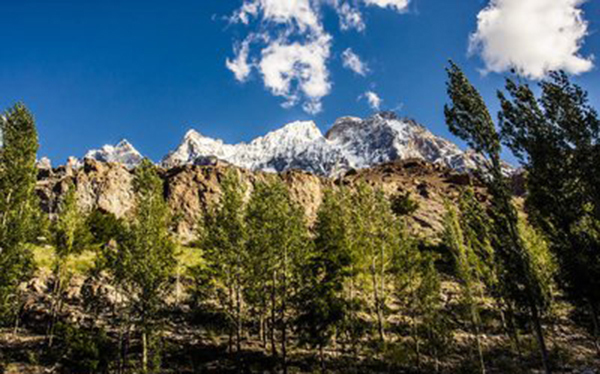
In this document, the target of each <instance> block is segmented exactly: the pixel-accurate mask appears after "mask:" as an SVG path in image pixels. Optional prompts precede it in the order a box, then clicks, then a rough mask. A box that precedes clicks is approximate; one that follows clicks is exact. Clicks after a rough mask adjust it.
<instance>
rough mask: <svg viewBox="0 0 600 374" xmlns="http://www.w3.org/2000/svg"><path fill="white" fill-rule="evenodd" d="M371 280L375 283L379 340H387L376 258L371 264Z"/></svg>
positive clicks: (374, 296)
mask: <svg viewBox="0 0 600 374" xmlns="http://www.w3.org/2000/svg"><path fill="white" fill-rule="evenodd" d="M371 280H372V283H373V298H374V299H375V300H374V301H375V313H376V315H377V332H378V333H379V340H380V341H381V342H382V343H384V342H385V332H384V331H383V314H382V310H381V301H380V298H379V285H378V284H377V274H376V270H375V259H373V261H372V264H371Z"/></svg>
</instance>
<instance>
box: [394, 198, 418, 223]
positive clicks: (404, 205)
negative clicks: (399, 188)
mask: <svg viewBox="0 0 600 374" xmlns="http://www.w3.org/2000/svg"><path fill="white" fill-rule="evenodd" d="M391 204H392V211H393V212H394V214H395V215H397V216H398V217H402V216H410V215H412V214H413V213H415V212H416V211H417V210H419V202H418V201H416V200H414V199H412V198H411V197H410V192H407V193H405V194H396V195H394V196H392V198H391Z"/></svg>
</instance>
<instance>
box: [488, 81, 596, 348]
mask: <svg viewBox="0 0 600 374" xmlns="http://www.w3.org/2000/svg"><path fill="white" fill-rule="evenodd" d="M540 88H541V94H540V97H539V98H538V97H536V95H535V94H534V92H533V90H532V89H531V88H530V87H529V86H528V85H527V84H524V83H522V82H519V81H517V80H514V79H507V80H506V93H504V92H499V93H498V96H499V98H500V103H501V107H502V111H501V113H500V126H501V128H502V134H503V138H504V141H505V143H506V144H507V145H508V147H510V149H511V150H512V151H513V153H514V154H515V155H516V156H517V158H518V159H519V160H520V162H521V163H522V165H523V167H524V169H525V171H526V173H527V174H526V177H527V189H528V194H527V197H526V207H527V210H528V213H529V220H530V221H531V222H532V223H534V224H535V226H537V227H540V228H541V229H542V231H543V232H544V234H545V235H546V237H547V238H548V239H549V241H550V248H551V249H552V251H553V253H554V254H555V255H556V258H557V260H558V263H559V265H560V274H561V277H560V279H561V286H562V288H563V289H564V290H565V291H566V295H567V296H568V297H569V299H570V300H571V301H572V302H573V303H575V304H576V305H578V306H581V307H582V308H586V309H587V310H589V311H590V315H591V319H592V322H593V325H594V327H595V328H594V333H595V336H596V344H597V345H598V335H599V333H600V331H599V328H600V327H599V325H600V319H599V318H600V317H599V310H600V234H599V233H600V231H599V230H598V228H599V227H600V118H599V116H598V113H597V111H596V110H595V109H594V108H593V107H592V106H591V104H590V103H589V99H588V95H587V93H586V92H585V91H584V90H583V89H582V88H580V87H579V86H577V85H575V84H573V83H571V82H570V81H569V78H568V77H567V75H566V74H565V73H561V72H556V73H552V74H550V76H549V77H548V78H547V79H546V80H544V81H542V82H541V83H540ZM599 351H600V348H599Z"/></svg>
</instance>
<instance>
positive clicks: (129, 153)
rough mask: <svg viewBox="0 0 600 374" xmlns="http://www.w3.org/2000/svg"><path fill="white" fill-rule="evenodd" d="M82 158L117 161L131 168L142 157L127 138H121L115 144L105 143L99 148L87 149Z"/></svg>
mask: <svg viewBox="0 0 600 374" xmlns="http://www.w3.org/2000/svg"><path fill="white" fill-rule="evenodd" d="M83 158H84V159H86V158H89V159H94V160H97V161H102V162H118V163H121V164H123V165H125V167H127V168H129V169H131V168H134V167H136V166H138V165H139V164H140V163H141V162H142V160H143V159H144V157H143V156H142V155H141V154H140V152H138V151H137V149H135V148H134V146H133V145H131V143H129V142H128V141H127V140H125V139H123V140H121V141H120V142H119V143H118V144H117V145H115V146H112V145H105V146H103V147H102V148H100V149H94V150H91V151H88V152H87V153H86V154H85V156H84V157H83Z"/></svg>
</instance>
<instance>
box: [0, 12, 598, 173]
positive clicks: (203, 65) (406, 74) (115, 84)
mask: <svg viewBox="0 0 600 374" xmlns="http://www.w3.org/2000/svg"><path fill="white" fill-rule="evenodd" d="M323 1H326V0H323ZM327 1H333V0H327ZM371 1H375V2H376V1H377V0H371ZM379 1H380V4H385V0H379ZM498 1H500V2H502V1H506V2H510V1H514V0H498ZM521 1H531V2H538V3H539V2H540V1H541V2H542V3H543V2H544V1H567V2H569V1H570V2H571V3H576V4H579V3H578V2H577V1H576V0H521ZM367 3H368V1H367ZM487 5H488V2H487V1H483V0H412V1H411V2H410V3H409V5H408V7H407V8H405V9H402V11H398V10H399V9H394V8H391V7H389V6H388V7H385V6H377V5H376V4H370V5H369V6H366V5H365V6H363V7H361V8H360V11H361V17H362V22H364V30H362V31H360V30H356V29H354V30H346V31H344V30H342V27H340V24H339V14H338V13H337V8H335V7H333V6H325V5H324V6H322V8H319V10H318V15H319V17H320V21H319V22H320V24H319V26H318V27H320V28H322V29H323V30H325V31H324V32H326V33H327V35H329V37H330V41H329V44H330V45H329V48H330V49H329V56H328V58H327V59H326V61H325V62H326V69H327V74H328V82H329V84H330V88H329V91H328V93H327V94H326V95H324V96H323V97H322V98H320V99H319V101H320V105H321V108H322V109H321V111H320V112H319V113H307V111H306V110H303V108H302V102H303V100H304V98H300V99H299V102H298V103H296V104H297V105H295V106H293V107H291V108H285V107H282V104H283V103H284V102H286V98H285V97H282V96H281V95H280V96H276V95H274V94H273V90H270V89H269V88H268V87H266V86H265V84H266V83H265V81H264V79H263V76H262V75H261V73H260V71H258V70H257V69H254V70H253V71H252V73H251V74H249V75H248V76H247V77H245V81H244V82H240V81H239V80H236V78H235V76H234V74H233V72H232V71H230V70H229V69H228V68H227V67H226V61H227V59H230V61H233V59H234V58H235V57H236V54H235V51H234V50H235V48H237V47H239V46H240V45H241V44H240V43H242V42H243V41H244V40H246V38H248V36H249V35H250V34H252V33H255V34H257V33H261V32H262V33H270V32H271V31H272V30H269V29H268V28H270V27H271V26H273V27H274V28H275V27H278V28H281V27H280V26H281V25H272V24H271V23H268V22H264V20H261V19H256V20H254V23H249V24H248V25H244V24H242V23H240V22H238V23H232V21H231V18H230V17H231V16H232V15H233V14H235V13H236V11H239V9H240V7H241V6H242V1H241V0H240V1H237V0H235V1H234V0H227V1H223V0H196V1H188V0H179V1H158V0H149V1H138V0H130V1H127V0H120V1H116V0H107V1H103V2H92V1H81V0H71V1H68V0H63V1H55V0H37V1H33V0H20V1H8V0H0V14H2V16H3V20H2V22H0V46H1V47H0V107H1V108H6V107H8V106H10V105H12V104H13V103H14V102H16V101H23V102H24V103H25V104H26V105H27V106H28V107H29V108H30V109H31V110H32V111H33V113H34V115H35V116H36V119H37V125H38V129H39V133H40V143H41V149H40V155H41V156H48V157H50V158H51V159H52V161H53V163H54V164H60V163H63V162H64V161H65V159H66V158H67V157H68V156H70V155H74V156H78V157H81V156H82V155H83V154H84V153H85V152H86V151H87V150H89V149H92V148H99V147H100V146H102V145H104V144H114V143H116V142H118V141H119V140H120V139H122V138H127V139H128V140H130V141H131V142H132V144H134V146H135V147H136V148H137V149H138V150H139V151H140V152H142V153H143V154H144V155H147V156H149V157H150V158H152V159H153V160H155V161H158V160H160V159H161V158H162V157H163V156H164V155H166V154H167V152H168V151H170V150H172V149H173V148H175V147H176V146H177V145H178V144H179V142H180V141H181V138H182V137H183V135H184V133H185V132H186V130H188V129H190V128H195V129H197V130H198V131H200V132H201V133H203V134H205V135H207V136H211V137H217V138H221V139H223V140H225V141H227V142H238V141H249V140H251V139H252V138H254V137H256V136H260V135H263V134H264V133H266V132H268V131H270V130H273V129H276V128H279V127H281V126H282V125H284V124H286V123H288V122H291V121H295V120H307V119H310V120H314V121H315V122H316V123H317V125H318V126H319V127H320V128H321V130H322V131H324V132H325V131H326V130H327V129H328V128H329V127H330V126H331V124H332V123H333V121H335V119H336V118H338V117H341V116H346V115H352V116H359V117H365V116H368V115H370V114H371V113H372V112H373V108H372V107H371V106H369V102H368V100H367V96H366V95H365V93H367V92H372V93H376V94H377V96H378V97H379V98H380V99H381V100H382V102H381V104H380V105H381V109H385V110H396V111H397V112H398V113H399V114H400V115H402V116H408V117H412V118H415V119H416V120H417V121H419V122H421V123H423V124H424V125H426V126H427V127H428V128H430V129H431V130H432V131H433V132H434V133H436V134H439V135H442V136H444V137H447V138H450V139H452V140H455V138H454V137H452V136H451V135H450V134H449V133H448V130H447V128H446V126H445V124H444V119H443V105H444V103H445V102H446V95H445V73H444V67H445V65H446V61H447V60H448V59H452V60H454V61H455V62H457V63H458V64H459V65H460V66H462V67H463V68H464V70H465V71H466V73H467V74H468V75H469V77H470V78H471V80H472V82H473V83H474V84H475V85H476V86H477V87H478V88H479V89H480V91H481V92H482V94H483V96H484V98H485V99H486V101H487V102H488V104H489V105H490V107H491V108H492V111H494V112H495V110H496V109H497V102H496V99H495V91H496V90H497V89H499V88H501V86H502V84H503V79H504V78H503V77H504V75H503V74H502V73H496V72H488V73H487V74H484V73H482V71H483V70H485V68H486V66H487V67H488V70H494V69H490V64H486V61H485V60H484V59H482V57H481V54H477V53H474V54H469V53H468V50H469V37H470V35H471V34H472V33H473V32H475V31H476V30H477V29H478V24H477V16H478V14H480V12H481V11H482V9H484V8H485V7H486V6H487ZM578 9H581V10H583V12H584V13H583V17H584V20H585V21H587V30H586V33H587V35H586V36H585V37H584V38H583V39H582V41H581V42H582V43H581V48H580V49H579V50H578V51H577V55H578V56H582V58H585V59H586V61H590V62H591V63H592V64H594V65H596V64H597V61H595V60H593V56H594V55H595V56H600V35H599V33H598V31H600V4H599V2H598V1H596V0H593V1H588V2H586V3H583V4H581V5H578ZM507 14H509V13H507ZM265 24H266V26H265ZM519 27H520V26H519ZM519 27H516V29H517V30H518V29H519ZM523 27H524V28H525V27H527V25H523ZM302 37H303V35H300V36H298V39H294V40H293V41H294V42H299V43H302V42H303V40H302V39H301V38H302ZM236 46H237V47H236ZM258 48H259V49H258V50H256V49H254V50H251V53H254V56H255V58H257V59H260V56H261V49H260V48H266V46H264V45H263V46H262V47H258ZM349 48H350V49H351V51H352V52H353V53H355V54H356V55H357V56H358V57H359V59H360V61H362V62H363V63H364V64H365V65H366V67H367V68H366V71H363V74H362V75H361V74H359V73H357V72H353V71H352V70H351V69H349V68H348V67H345V66H344V55H345V53H344V52H345V51H347V50H348V49H349ZM527 48H528V46H527V45H526V46H525V49H527ZM532 48H534V46H533V45H532ZM557 48H558V47H557ZM492 52H493V51H492ZM552 52H553V51H550V52H548V53H552ZM540 53H545V52H544V51H541V52H540ZM256 56H258V57H256ZM259 62H260V61H256V63H257V64H258V63H259ZM500 62H501V61H500ZM579 62H580V61H575V63H579ZM500 65H501V64H500ZM346 66H347V65H346ZM577 66H581V64H579V65H577ZM499 69H500V70H501V68H499ZM573 69H576V67H574V68H573ZM496 70H498V69H496ZM585 70H587V72H584V73H582V74H580V75H578V76H577V77H575V81H576V82H577V83H579V84H581V85H582V86H583V87H584V88H586V89H587V90H588V91H589V92H590V98H591V101H592V104H593V105H594V106H595V107H596V108H600V73H599V72H598V68H597V67H595V66H594V67H592V68H586V69H585ZM292 89H294V88H293V87H292ZM494 115H495V113H494ZM505 156H506V157H507V158H508V159H509V160H511V159H512V157H510V155H505Z"/></svg>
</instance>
